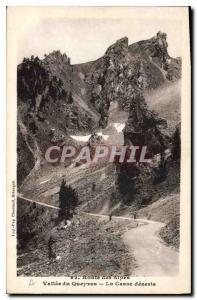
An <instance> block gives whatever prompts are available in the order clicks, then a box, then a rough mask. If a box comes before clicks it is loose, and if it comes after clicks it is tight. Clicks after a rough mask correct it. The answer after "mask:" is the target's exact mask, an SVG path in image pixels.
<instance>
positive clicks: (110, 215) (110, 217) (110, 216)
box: [109, 213, 112, 221]
mask: <svg viewBox="0 0 197 300" xmlns="http://www.w3.org/2000/svg"><path fill="white" fill-rule="evenodd" d="M111 219H112V213H111V214H109V221H111Z"/></svg>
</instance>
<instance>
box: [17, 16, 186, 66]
mask: <svg viewBox="0 0 197 300" xmlns="http://www.w3.org/2000/svg"><path fill="white" fill-rule="evenodd" d="M159 30H160V31H162V32H165V33H167V41H168V51H169V54H170V55H171V56H172V57H177V56H181V42H182V38H181V23H180V21H178V20H173V19H169V20H167V21H166V20H163V19H161V18H158V19H151V18H149V19H148V18H147V19H139V18H138V19H128V18H123V19H121V18H112V19H110V18H108V19H107V18H103V19H102V18H98V19H96V18H88V16H87V18H79V19H72V18H70V19H68V18H57V19H54V18H43V19H41V20H39V22H37V23H35V24H31V26H26V27H25V28H21V30H20V35H19V38H18V59H17V60H18V63H20V62H21V61H22V60H23V58H24V57H30V56H31V55H34V56H39V57H40V58H43V56H44V54H45V53H46V54H48V53H50V52H52V51H53V50H60V51H61V52H62V53H66V54H67V55H68V56H69V57H70V58H71V63H72V64H78V63H84V62H88V61H92V60H95V59H97V58H99V57H101V56H102V55H103V54H104V53H105V51H106V49H107V48H108V47H109V46H110V45H111V44H113V43H114V42H115V41H116V40H117V39H120V38H122V37H124V36H127V37H128V39H129V44H132V43H134V42H137V41H140V40H143V39H149V38H151V37H153V36H155V35H156V33H157V32H158V31H159Z"/></svg>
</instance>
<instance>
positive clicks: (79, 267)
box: [7, 7, 191, 294]
mask: <svg viewBox="0 0 197 300" xmlns="http://www.w3.org/2000/svg"><path fill="white" fill-rule="evenodd" d="M29 15H31V17H30V18H29ZM16 22H17V23H16ZM15 24H17V26H15ZM188 24H189V9H188V8H187V7H182V8H181V7H171V8H168V7H146V8H145V7H140V8H136V7H135V8H134V7H124V8H121V7H117V8H113V7H111V8H110V7H97V8H91V7H86V8H82V7H81V8H79V7H78V8H77V7H76V8H74V7H54V8H51V7H8V9H7V26H8V36H7V37H8V40H7V45H8V65H7V68H8V87H7V88H8V105H9V107H11V106H12V108H11V110H10V114H9V124H8V127H9V128H10V131H9V129H8V133H7V139H8V140H9V141H8V143H10V144H9V145H10V147H9V151H10V152H11V156H12V158H11V159H10V160H9V163H8V181H9V184H8V185H9V186H8V189H9V190H8V197H9V199H8V202H9V203H10V204H9V207H8V216H7V219H8V224H9V225H10V230H9V232H10V233H9V232H8V235H9V240H8V256H9V257H10V258H8V259H9V261H10V263H8V268H9V270H8V282H9V286H10V288H9V290H10V291H11V292H12V291H14V292H17V291H19V292H21V293H23V292H27V289H28V287H29V288H30V287H31V288H32V289H34V288H35V291H37V292H42V293H56V289H57V293H65V294H66V293H78V290H77V288H79V289H81V290H82V292H81V293H113V292H112V290H113V288H114V291H115V293H122V294H124V293H127V294H129V293H130V294H132V293H142V294H146V293H151V292H152V293H181V292H185V293H189V291H190V279H189V278H190V258H189V255H188V253H189V247H190V232H189V228H190V217H189V215H190V190H189V186H190V177H189V176H190V173H189V172H190V167H189V161H190V105H191V99H190V57H189V25H188ZM24 25H25V26H24ZM13 74H15V75H13ZM11 84H12V85H11ZM9 91H10V92H9ZM9 132H10V134H9ZM8 134H9V135H8ZM9 170H11V171H9ZM188 174H189V176H188ZM185 236H187V238H185ZM186 256H187V258H186ZM11 262H12V264H11ZM11 265H12V266H11ZM13 268H14V269H13ZM9 274H11V275H10V276H9ZM183 274H184V276H183ZM11 278H16V282H15V284H14V283H13V282H11ZM28 278H29V279H28ZM58 278H61V280H60V281H58ZM63 278H65V280H62V279H63ZM66 278H69V280H67V279H66ZM162 278H164V279H163V281H162ZM17 280H18V282H19V284H18V286H17V284H16V283H17ZM157 280H158V282H157ZM160 281H161V287H160ZM38 282H40V283H38ZM173 282H175V284H174V287H173ZM183 282H184V283H183ZM20 284H22V285H21V288H20ZM24 284H25V285H26V287H24ZM38 285H39V286H38ZM59 286H60V287H59ZM17 287H18V289H19V290H17ZM58 288H60V290H58ZM154 288H155V290H154ZM88 289H90V290H88ZM30 290H31V289H29V291H30Z"/></svg>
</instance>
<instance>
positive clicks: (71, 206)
mask: <svg viewBox="0 0 197 300" xmlns="http://www.w3.org/2000/svg"><path fill="white" fill-rule="evenodd" d="M59 201H60V212H59V217H60V218H61V219H63V218H64V219H65V220H68V219H70V218H71V217H72V216H73V213H74V210H75V207H76V206H77V204H78V196H77V193H76V191H75V190H74V189H73V188H72V187H71V186H67V185H66V181H65V180H64V179H63V180H62V183H61V187H60V191H59Z"/></svg>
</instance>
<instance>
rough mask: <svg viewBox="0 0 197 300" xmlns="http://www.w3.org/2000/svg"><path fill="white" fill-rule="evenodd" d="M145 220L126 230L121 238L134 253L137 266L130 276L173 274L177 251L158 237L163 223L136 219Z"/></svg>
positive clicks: (177, 261)
mask: <svg viewBox="0 0 197 300" xmlns="http://www.w3.org/2000/svg"><path fill="white" fill-rule="evenodd" d="M137 221H138V222H146V225H145V226H139V227H136V228H133V229H131V230H128V231H126V232H125V233H124V234H123V240H124V242H125V244H126V245H127V246H128V249H130V251H131V253H132V254H133V255H134V257H135V260H136V264H137V268H136V269H135V271H134V272H133V273H132V276H175V275H177V273H178V265H179V253H178V252H177V251H175V250H174V249H172V248H170V247H168V246H166V245H165V244H164V243H163V242H162V241H161V239H160V238H159V237H158V235H157V233H158V231H159V230H160V229H161V228H162V227H163V226H165V224H164V223H160V222H155V221H150V220H143V219H138V220H137Z"/></svg>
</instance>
